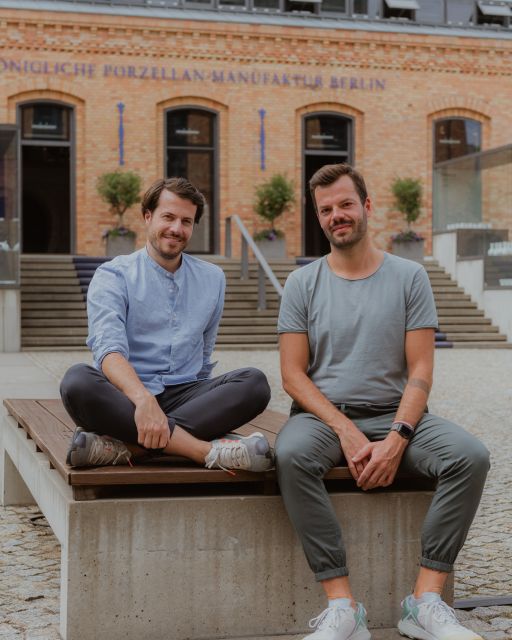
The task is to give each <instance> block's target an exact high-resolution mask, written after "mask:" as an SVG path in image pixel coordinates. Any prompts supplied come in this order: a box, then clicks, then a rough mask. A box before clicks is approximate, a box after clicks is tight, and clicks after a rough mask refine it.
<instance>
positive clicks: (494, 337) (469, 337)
mask: <svg viewBox="0 0 512 640" xmlns="http://www.w3.org/2000/svg"><path fill="white" fill-rule="evenodd" d="M475 338H478V340H482V341H484V342H494V341H496V342H498V341H500V340H505V341H506V339H507V336H505V335H503V334H502V333H490V332H483V333H478V334H475V333H464V332H461V333H447V334H446V339H447V340H448V342H463V341H469V342H477V341H478V340H475Z"/></svg>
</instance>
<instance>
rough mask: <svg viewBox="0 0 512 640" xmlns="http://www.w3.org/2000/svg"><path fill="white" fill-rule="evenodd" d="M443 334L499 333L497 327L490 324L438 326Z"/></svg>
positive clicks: (442, 324) (441, 324)
mask: <svg viewBox="0 0 512 640" xmlns="http://www.w3.org/2000/svg"><path fill="white" fill-rule="evenodd" d="M439 329H440V331H442V332H443V333H454V334H455V333H473V334H475V333H499V329H498V327H495V326H494V325H491V324H444V323H440V324H439Z"/></svg>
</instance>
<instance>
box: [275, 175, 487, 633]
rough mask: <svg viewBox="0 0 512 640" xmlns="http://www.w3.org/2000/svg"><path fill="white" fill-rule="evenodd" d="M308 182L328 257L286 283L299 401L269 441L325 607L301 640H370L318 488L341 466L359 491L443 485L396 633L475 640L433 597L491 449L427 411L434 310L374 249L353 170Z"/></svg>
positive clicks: (283, 327)
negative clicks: (403, 483) (408, 481)
mask: <svg viewBox="0 0 512 640" xmlns="http://www.w3.org/2000/svg"><path fill="white" fill-rule="evenodd" d="M310 188H311V194H312V197H313V201H314V203H315V207H316V211H317V216H318V221H319V224H320V226H321V227H322V230H323V231H324V233H325V235H326V236H327V238H328V240H329V242H330V245H331V253H330V254H328V255H327V256H325V257H323V258H321V259H319V260H316V261H315V262H313V263H311V264H309V265H307V266H305V267H303V268H301V269H298V270H297V271H295V272H293V273H292V274H291V275H290V276H289V278H288V280H287V282H286V286H285V290H284V294H283V300H282V303H281V310H280V314H279V323H278V331H279V334H280V351H281V368H282V377H283V387H284V389H285V390H286V392H287V393H288V394H289V395H290V396H291V397H292V399H293V404H292V411H291V417H290V419H289V420H288V422H287V423H286V425H285V426H284V427H283V429H282V431H281V433H280V434H279V437H278V440H277V443H276V456H277V471H278V477H279V484H280V487H281V493H282V495H283V500H284V503H285V506H286V509H287V511H288V514H289V516H290V519H291V521H292V523H293V525H294V527H295V529H296V531H297V533H298V535H299V538H300V540H301V542H302V545H303V547H304V551H305V554H306V557H307V560H308V562H309V565H310V567H311V569H312V570H313V572H314V574H315V578H316V579H317V581H319V582H321V583H322V586H323V588H324V591H325V593H326V596H327V599H328V604H329V606H328V608H327V609H326V610H325V611H324V612H323V613H322V614H320V616H318V617H317V618H316V620H315V621H312V626H313V627H316V631H315V632H314V633H312V634H311V635H310V636H308V638H309V640H368V639H369V638H370V633H369V631H368V629H367V626H366V612H365V610H364V607H363V605H362V604H361V603H356V602H355V601H354V598H353V596H352V592H351V588H350V583H349V578H348V569H347V563H346V554H345V549H344V547H343V542H342V536H341V530H340V526H339V523H338V522H337V519H336V516H335V513H334V511H333V508H332V505H331V502H330V500H329V496H328V494H327V492H326V489H325V486H324V483H323V476H324V474H325V473H326V472H327V471H328V470H329V469H330V468H332V467H333V466H335V465H337V464H339V463H340V462H341V461H342V460H343V459H345V461H346V463H347V464H348V467H349V470H350V472H351V474H352V476H353V477H354V479H355V480H356V481H357V484H358V486H359V487H361V488H362V489H363V490H370V489H374V488H377V487H386V486H389V485H390V484H391V483H392V482H393V480H394V478H395V476H396V473H397V471H398V469H400V471H403V472H406V473H409V474H414V475H417V476H418V477H423V478H429V479H431V480H434V481H436V482H437V488H436V491H435V495H434V498H433V500H432V503H431V506H430V508H429V511H428V513H427V516H426V518H425V521H424V525H423V530H422V540H421V542H422V554H421V562H420V564H421V566H420V570H419V573H418V577H417V580H416V584H415V587H414V592H413V593H412V594H411V595H409V596H407V597H406V598H405V599H404V601H403V603H402V617H401V619H400V621H399V623H398V628H399V630H400V632H401V633H402V634H404V635H408V636H409V637H411V638H418V639H426V638H428V640H451V639H456V640H478V639H480V636H478V635H477V634H475V633H473V632H472V631H470V630H469V629H466V628H465V627H463V626H462V625H460V624H459V623H458V621H457V619H456V618H455V615H454V613H453V610H452V609H450V607H448V605H447V604H446V603H445V602H443V601H442V600H441V597H440V594H441V592H442V589H443V586H444V584H445V582H446V579H447V577H448V575H449V572H450V571H452V569H453V564H454V561H455V558H456V557H457V554H458V552H459V551H460V549H461V547H462V545H463V543H464V540H465V538H466V534H467V531H468V529H469V527H470V525H471V522H472V520H473V517H474V515H475V512H476V509H477V507H478V503H479V500H480V496H481V494H482V490H483V486H484V483H485V478H486V475H487V471H488V469H489V453H488V451H487V449H486V448H485V447H484V446H483V445H482V444H481V443H480V442H479V441H478V440H477V439H476V438H474V437H473V436H472V435H470V434H469V433H467V432H466V431H464V430H463V429H462V428H461V427H459V426H457V425H455V424H453V423H451V422H448V421H447V420H444V419H442V418H439V417H438V416H434V415H432V414H429V413H428V410H427V399H428V395H429V392H430V387H431V384H432V373H433V360H434V357H433V355H434V333H435V329H436V327H437V316H436V308H435V304H434V297H433V294H432V290H431V287H430V283H429V280H428V277H427V274H426V272H425V269H424V268H423V267H422V266H421V265H419V264H417V263H414V262H411V261H408V260H403V259H401V258H398V257H396V256H393V255H390V254H387V253H384V252H383V251H381V250H379V249H377V248H376V247H375V245H374V244H373V243H372V241H371V240H370V238H369V235H368V233H367V224H368V218H369V217H370V216H371V214H372V212H373V208H372V202H371V200H370V198H369V197H368V194H367V190H366V186H365V183H364V179H363V178H362V176H361V175H360V174H359V173H358V172H356V171H355V170H354V169H352V167H350V166H348V165H344V164H340V165H327V166H325V167H323V168H322V169H320V170H319V171H318V172H317V173H316V174H315V175H314V176H313V178H312V179H311V181H310ZM480 640H481V639H480Z"/></svg>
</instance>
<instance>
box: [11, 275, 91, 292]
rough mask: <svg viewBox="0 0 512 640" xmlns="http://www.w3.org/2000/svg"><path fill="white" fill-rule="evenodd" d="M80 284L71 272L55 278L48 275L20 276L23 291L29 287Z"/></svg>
mask: <svg viewBox="0 0 512 640" xmlns="http://www.w3.org/2000/svg"><path fill="white" fill-rule="evenodd" d="M79 285H80V281H79V279H78V278H77V277H76V276H75V275H74V274H71V275H69V276H65V277H61V274H59V276H58V277H55V278H49V277H48V276H41V277H38V276H35V275H34V276H31V277H29V278H27V277H25V276H22V277H21V286H22V288H23V291H26V290H27V289H28V288H29V287H38V288H40V287H46V288H50V287H53V288H55V287H62V286H64V287H69V286H75V287H76V286H79Z"/></svg>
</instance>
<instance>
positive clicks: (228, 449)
mask: <svg viewBox="0 0 512 640" xmlns="http://www.w3.org/2000/svg"><path fill="white" fill-rule="evenodd" d="M211 444H212V448H211V449H210V452H209V453H208V455H207V456H206V458H205V466H206V468H207V469H223V470H224V471H228V470H229V469H245V470H246V471H260V472H261V471H268V470H269V469H271V468H272V467H273V466H274V452H273V451H272V448H271V447H270V445H269V443H268V440H267V439H266V438H265V436H264V435H263V434H261V433H252V434H251V435H250V436H246V437H243V436H239V435H237V434H236V433H229V434H228V435H226V436H224V438H219V439H218V440H212V443H211Z"/></svg>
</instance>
